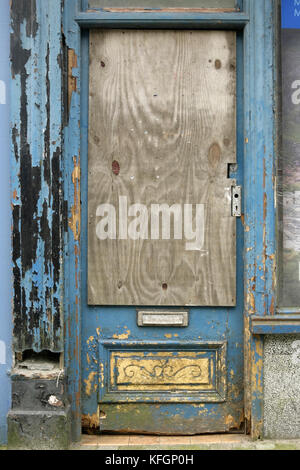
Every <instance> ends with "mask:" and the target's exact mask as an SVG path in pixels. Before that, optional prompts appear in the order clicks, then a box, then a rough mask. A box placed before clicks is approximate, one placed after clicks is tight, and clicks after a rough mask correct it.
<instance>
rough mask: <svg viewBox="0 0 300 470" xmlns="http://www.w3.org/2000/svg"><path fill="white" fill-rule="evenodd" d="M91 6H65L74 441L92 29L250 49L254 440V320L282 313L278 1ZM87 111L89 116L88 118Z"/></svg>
mask: <svg viewBox="0 0 300 470" xmlns="http://www.w3.org/2000/svg"><path fill="white" fill-rule="evenodd" d="M87 4H88V2H87V0H82V2H81V0H77V2H75V1H74V0H65V2H64V12H63V16H64V18H63V32H64V38H65V43H66V58H67V63H68V67H67V77H66V86H68V99H67V102H66V106H67V108H68V122H67V124H66V126H65V127H64V143H65V146H64V183H65V197H66V199H67V200H68V201H69V204H70V207H69V232H68V237H67V238H66V246H67V249H66V250H64V253H65V254H64V256H65V298H64V305H65V309H64V310H65V325H66V328H65V367H66V371H67V377H68V396H69V397H70V398H71V406H72V429H73V433H72V435H73V439H74V440H79V439H80V435H81V398H80V394H81V393H80V391H81V374H80V368H81V363H80V352H81V345H80V338H81V335H80V333H81V300H80V299H81V270H82V269H85V263H84V260H82V259H81V240H80V226H81V178H80V169H81V166H80V155H81V153H82V148H81V145H82V141H83V140H84V137H86V133H87V127H88V126H87V122H84V121H83V120H82V116H83V115H86V114H87V113H86V107H87V106H88V103H87V102H86V101H87V100H85V96H86V95H85V93H84V89H83V87H84V86H86V85H84V84H85V83H86V82H87V80H86V78H87V77H86V74H87V71H88V60H89V58H88V57H87V55H86V54H81V51H82V47H83V46H84V41H87V37H88V35H87V34H86V30H88V29H89V28H91V27H93V28H129V27H130V28H141V29H143V28H152V29H153V28H170V29H171V28H173V29H176V28H178V29H184V28H185V29H231V30H239V31H243V38H244V40H243V44H244V53H243V55H244V92H243V97H242V98H243V106H244V130H243V138H244V188H243V195H244V216H243V225H244V235H245V240H244V298H245V306H244V319H245V418H246V422H247V431H248V433H250V434H251V436H252V437H253V438H258V437H260V436H262V435H263V338H264V337H263V336H262V335H258V334H253V333H252V331H251V328H252V326H251V325H252V323H251V319H252V318H253V317H255V318H258V319H261V318H262V317H265V318H266V317H267V318H270V317H271V318H272V317H274V315H275V313H276V298H275V294H276V292H275V289H276V236H275V227H276V224H275V222H276V204H275V197H276V191H275V189H276V160H275V157H276V113H275V112H274V110H275V106H276V78H277V63H276V21H275V16H276V10H277V0H244V1H239V2H238V4H239V5H240V8H241V11H240V12H231V13H228V12H223V13H222V12H220V11H218V12H217V13H214V12H201V11H197V12H195V11H191V12H188V11H186V12H178V13H174V12H172V13H171V12H169V11H163V10H156V11H155V12H154V11H153V12H141V11H139V12H130V13H128V12H107V11H106V12H104V11H98V12H97V11H87V10H88V5H87ZM84 111H85V112H84Z"/></svg>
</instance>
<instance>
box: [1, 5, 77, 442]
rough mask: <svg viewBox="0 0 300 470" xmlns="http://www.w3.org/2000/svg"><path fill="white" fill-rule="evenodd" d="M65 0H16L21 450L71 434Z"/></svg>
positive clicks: (17, 426)
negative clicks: (64, 131) (67, 380)
mask: <svg viewBox="0 0 300 470" xmlns="http://www.w3.org/2000/svg"><path fill="white" fill-rule="evenodd" d="M62 3H63V2H62V1H61V0H51V2H48V1H45V0H12V2H11V21H12V34H11V73H12V82H11V83H12V84H11V96H12V111H11V137H12V158H11V161H12V165H11V168H12V170H11V171H12V178H11V180H12V225H13V235H12V249H13V285H14V292H13V315H14V333H13V343H14V352H15V355H16V360H15V367H14V369H13V370H12V387H13V404H12V410H11V411H10V413H9V415H8V427H9V436H8V439H9V445H10V446H11V447H13V448H18V447H23V448H27V447H30V448H32V447H33V446H35V448H43V447H48V448H49V447H50V448H64V447H67V445H68V442H69V434H70V433H69V421H70V420H69V405H68V403H67V399H66V393H65V378H64V368H63V360H62V353H63V351H64V337H63V336H64V335H63V329H64V325H63V256H62V253H63V244H64V243H63V240H64V237H65V232H66V226H67V224H65V220H66V217H67V214H66V212H65V211H66V207H67V206H66V204H65V203H64V191H63V184H62V180H63V178H62V174H63V162H62V122H63V80H64V78H63V77H64V73H63V68H64V66H63V64H64V60H63V57H64V51H63V40H62V6H63V5H62Z"/></svg>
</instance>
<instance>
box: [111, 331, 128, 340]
mask: <svg viewBox="0 0 300 470" xmlns="http://www.w3.org/2000/svg"><path fill="white" fill-rule="evenodd" d="M130 334H131V331H130V330H127V331H126V333H123V334H120V335H113V338H114V339H128V338H129V336H130Z"/></svg>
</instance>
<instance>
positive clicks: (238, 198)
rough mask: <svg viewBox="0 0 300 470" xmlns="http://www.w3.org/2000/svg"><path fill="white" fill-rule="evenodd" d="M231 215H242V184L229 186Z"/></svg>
mask: <svg viewBox="0 0 300 470" xmlns="http://www.w3.org/2000/svg"><path fill="white" fill-rule="evenodd" d="M231 215H232V217H241V215H242V186H233V187H232V188H231Z"/></svg>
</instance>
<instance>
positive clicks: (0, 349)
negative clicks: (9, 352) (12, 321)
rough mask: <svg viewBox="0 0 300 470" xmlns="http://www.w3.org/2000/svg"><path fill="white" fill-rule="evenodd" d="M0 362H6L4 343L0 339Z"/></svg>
mask: <svg viewBox="0 0 300 470" xmlns="http://www.w3.org/2000/svg"><path fill="white" fill-rule="evenodd" d="M0 364H6V345H5V343H4V341H0Z"/></svg>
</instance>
